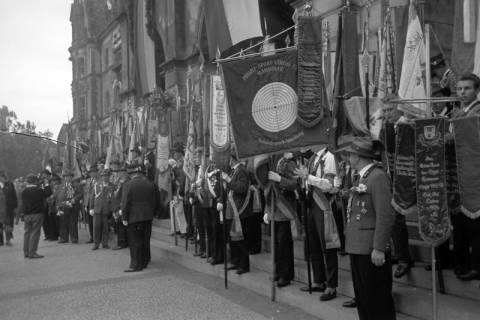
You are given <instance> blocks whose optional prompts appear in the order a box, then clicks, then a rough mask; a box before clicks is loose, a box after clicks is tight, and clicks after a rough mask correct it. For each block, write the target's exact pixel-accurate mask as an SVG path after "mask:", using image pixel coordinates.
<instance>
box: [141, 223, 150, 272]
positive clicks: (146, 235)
mask: <svg viewBox="0 0 480 320" xmlns="http://www.w3.org/2000/svg"><path fill="white" fill-rule="evenodd" d="M143 225H144V231H143V233H142V236H143V237H142V248H143V251H142V259H143V265H142V267H143V268H146V267H147V265H148V264H149V263H150V260H151V259H152V257H151V252H150V238H151V236H152V220H148V221H144V222H143Z"/></svg>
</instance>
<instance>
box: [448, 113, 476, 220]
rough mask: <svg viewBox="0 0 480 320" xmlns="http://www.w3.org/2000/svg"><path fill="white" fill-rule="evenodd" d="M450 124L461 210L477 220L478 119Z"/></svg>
mask: <svg viewBox="0 0 480 320" xmlns="http://www.w3.org/2000/svg"><path fill="white" fill-rule="evenodd" d="M452 123H453V128H454V133H455V147H456V152H457V174H458V184H459V189H460V201H461V204H462V206H461V210H462V212H463V213H464V214H465V215H466V216H467V217H469V218H471V219H477V218H478V217H480V168H479V165H478V164H479V163H480V137H479V134H478V133H479V132H480V118H479V117H466V118H459V119H455V120H452Z"/></svg>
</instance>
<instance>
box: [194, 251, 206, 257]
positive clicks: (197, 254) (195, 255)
mask: <svg viewBox="0 0 480 320" xmlns="http://www.w3.org/2000/svg"><path fill="white" fill-rule="evenodd" d="M204 254H205V253H204V252H197V253H194V254H193V256H194V257H200V256H202V255H204Z"/></svg>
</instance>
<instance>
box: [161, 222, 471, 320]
mask: <svg viewBox="0 0 480 320" xmlns="http://www.w3.org/2000/svg"><path fill="white" fill-rule="evenodd" d="M152 238H153V240H152V241H155V242H156V241H158V242H159V243H162V245H163V246H166V247H168V248H170V250H172V251H174V252H175V254H177V255H178V254H181V255H182V257H183V256H184V255H185V257H183V258H182V261H184V259H187V257H188V258H190V257H191V259H193V260H192V261H190V260H189V261H190V262H191V263H194V264H195V265H197V263H199V264H201V265H205V266H202V267H201V268H202V270H203V269H204V268H205V267H206V268H207V269H210V268H213V267H211V266H210V265H208V264H206V263H205V262H204V260H203V259H198V258H194V257H193V256H191V253H193V247H194V246H193V245H191V244H189V252H186V251H185V240H184V239H180V238H179V243H178V247H175V246H174V245H173V243H174V241H173V238H174V237H173V236H170V222H169V220H155V222H154V228H153V230H152ZM159 243H158V244H159ZM268 243H269V241H268V237H266V239H265V240H264V248H269V245H267V244H268ZM152 245H153V242H152ZM294 252H295V258H296V259H295V284H296V285H298V286H300V284H303V285H304V284H305V283H306V282H307V266H306V263H305V261H303V244H302V242H301V241H295V246H294ZM170 254H173V253H170ZM250 262H251V266H252V270H254V274H255V275H257V272H260V273H263V277H264V278H265V279H264V280H265V281H264V282H265V284H264V285H265V286H266V288H264V289H263V290H264V292H263V293H262V292H260V289H258V290H254V291H257V292H259V293H262V294H264V293H265V294H266V295H269V294H270V293H269V292H270V291H269V290H270V289H269V288H270V287H269V283H270V282H269V281H268V278H269V273H270V270H271V259H270V254H269V253H266V252H265V253H262V254H259V255H252V256H250ZM187 267H188V265H187ZM214 269H215V270H217V269H219V270H217V271H215V272H217V274H218V275H219V276H223V266H216V267H215V268H214ZM339 269H340V270H339V288H338V292H339V293H340V294H341V295H343V296H345V297H351V296H353V286H352V281H351V276H350V272H349V261H348V256H343V257H342V256H340V257H339ZM202 272H203V271H202ZM250 274H251V273H248V274H247V275H250ZM235 276H236V275H232V278H235ZM237 277H238V276H237ZM247 277H249V276H247ZM247 277H245V275H244V276H243V278H247ZM238 278H242V277H238ZM243 278H242V279H243ZM255 279H256V280H259V279H257V278H255ZM444 279H445V287H446V292H447V293H448V294H445V295H442V294H438V305H439V319H451V317H453V315H455V317H456V318H458V319H477V318H478V315H479V314H480V304H479V303H478V301H479V300H480V289H479V288H478V283H476V282H467V283H464V282H460V281H458V280H457V279H456V278H455V277H454V275H453V273H452V272H451V271H450V270H448V271H445V270H444ZM239 281H240V280H239ZM242 281H245V280H242ZM259 281H260V280H259ZM240 282H241V281H240ZM240 285H242V284H240ZM245 286H246V287H248V288H250V284H249V281H247V283H245ZM253 286H256V284H253ZM291 288H293V287H292V286H289V287H287V288H282V289H281V290H278V291H282V292H283V291H288V292H290V291H291ZM297 289H298V288H297ZM265 290H266V291H265ZM298 294H299V295H300V296H301V297H304V296H307V297H308V296H309V295H308V294H304V293H301V292H298ZM291 295H293V293H289V294H288V296H291ZM394 298H395V302H396V306H397V310H398V311H399V312H400V313H402V314H404V315H410V316H412V317H414V318H418V319H430V318H431V313H432V310H431V309H432V307H431V304H432V301H431V300H432V297H431V273H430V272H427V271H425V270H424V269H423V265H419V266H418V267H416V268H413V269H412V271H411V272H410V274H409V275H408V276H406V277H403V278H402V279H395V282H394ZM292 299H293V298H292ZM295 299H298V298H294V299H293V300H292V301H295ZM316 299H318V297H317V296H316ZM286 300H288V299H286ZM337 300H342V302H343V301H344V300H345V299H335V300H334V301H333V302H332V303H333V304H334V305H335V301H337ZM475 300H476V301H475ZM282 302H283V301H282ZM285 302H286V303H289V302H288V301H285ZM322 305H323V303H322ZM341 309H345V308H341ZM347 310H348V309H347ZM306 311H307V310H306ZM307 312H309V311H307ZM315 312H316V311H315ZM328 312H329V315H330V316H332V312H333V311H328ZM336 312H337V311H336ZM338 312H340V311H338ZM312 314H315V315H317V316H318V314H316V313H312ZM345 317H347V318H339V319H348V317H350V316H349V315H345ZM321 318H325V319H335V318H333V317H332V318H330V317H321Z"/></svg>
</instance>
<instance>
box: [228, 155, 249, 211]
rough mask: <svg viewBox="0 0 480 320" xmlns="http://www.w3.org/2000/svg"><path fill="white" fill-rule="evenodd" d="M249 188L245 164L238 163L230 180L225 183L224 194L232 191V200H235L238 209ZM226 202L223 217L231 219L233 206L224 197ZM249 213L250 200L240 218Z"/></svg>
mask: <svg viewBox="0 0 480 320" xmlns="http://www.w3.org/2000/svg"><path fill="white" fill-rule="evenodd" d="M249 188H250V179H249V176H248V172H247V168H245V166H244V165H243V164H241V163H240V164H239V165H238V166H237V167H236V168H235V170H234V171H233V174H232V177H231V181H230V182H229V183H227V194H226V195H225V196H227V195H228V193H229V192H230V191H233V201H234V202H235V205H236V207H237V210H240V209H241V208H242V206H243V204H244V201H245V199H246V196H247V192H248V190H249ZM226 202H227V211H226V213H225V217H226V218H227V219H232V218H233V216H234V213H233V207H232V205H231V204H230V201H228V198H227V199H226ZM251 214H252V210H251V202H250V204H249V205H248V206H247V208H246V209H245V210H244V212H243V213H242V214H241V218H246V217H248V216H250V215H251Z"/></svg>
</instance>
